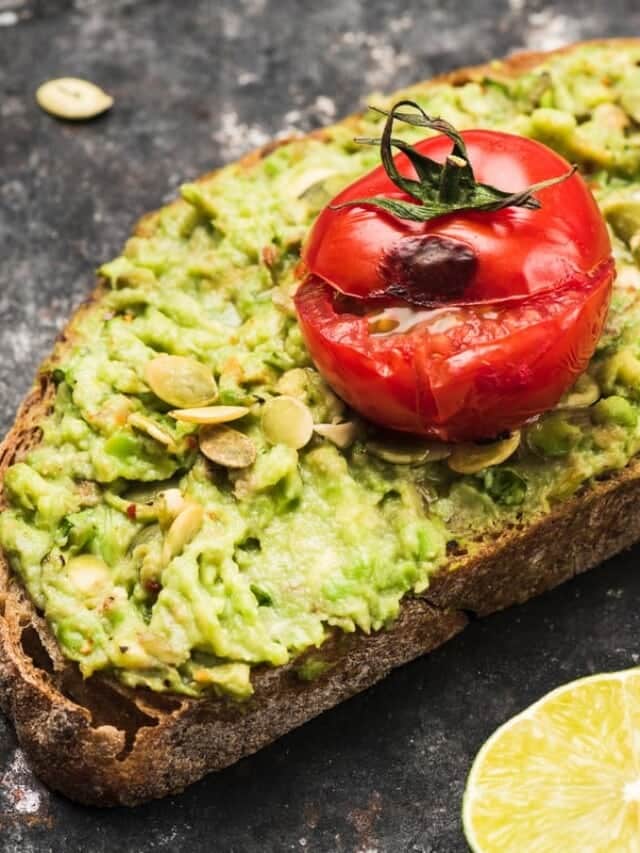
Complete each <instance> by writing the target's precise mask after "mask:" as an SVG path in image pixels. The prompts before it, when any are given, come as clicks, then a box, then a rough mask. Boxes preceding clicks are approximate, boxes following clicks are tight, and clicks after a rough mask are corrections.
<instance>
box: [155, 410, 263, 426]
mask: <svg viewBox="0 0 640 853" xmlns="http://www.w3.org/2000/svg"><path fill="white" fill-rule="evenodd" d="M248 412H249V409H248V408H247V407H246V406H200V407H199V408H196V409H174V410H173V411H172V412H169V414H170V415H171V417H172V418H175V419H176V420H177V421H184V422H185V423H188V424H225V423H228V422H229V421H236V420H238V418H243V417H244V416H245V415H246V414H248Z"/></svg>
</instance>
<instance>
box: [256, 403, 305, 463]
mask: <svg viewBox="0 0 640 853" xmlns="http://www.w3.org/2000/svg"><path fill="white" fill-rule="evenodd" d="M262 431H263V433H264V437H265V438H266V439H267V441H268V442H269V443H270V444H286V445H287V447H292V448H293V449H294V450H299V449H300V448H301V447H304V446H305V444H308V442H309V441H310V440H311V436H312V435H313V416H312V414H311V412H310V411H309V409H308V408H307V406H305V404H304V403H303V402H302V401H301V400H298V399H297V398H296V397H289V396H287V395H282V396H281V397H273V398H272V399H271V400H267V402H266V403H265V404H264V406H263V407H262Z"/></svg>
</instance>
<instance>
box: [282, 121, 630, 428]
mask: <svg viewBox="0 0 640 853" xmlns="http://www.w3.org/2000/svg"><path fill="white" fill-rule="evenodd" d="M461 136H462V137H463V139H464V141H465V143H466V145H467V151H468V155H469V162H470V163H471V165H472V167H473V170H474V172H475V176H476V179H477V180H478V181H481V182H483V183H485V184H493V185H495V186H497V187H499V188H500V189H504V190H505V191H509V192H517V191H520V190H522V189H525V188H526V187H528V186H530V185H531V184H532V183H537V182H539V181H541V180H546V179H548V178H552V177H556V176H560V175H562V174H564V173H566V172H567V170H568V168H569V166H568V164H567V163H566V162H565V161H564V160H563V159H562V158H561V157H559V156H558V155H557V154H555V153H554V152H553V151H551V150H550V149H549V148H547V147H546V146H544V145H541V144H540V143H538V142H535V141H533V140H530V139H525V138H522V137H518V136H512V135H509V134H504V133H498V132H493V131H486V130H472V131H466V132H463V133H462V134H461ZM415 148H416V149H417V150H418V151H420V152H421V153H423V154H425V155H427V156H428V157H430V158H432V159H433V160H435V161H437V162H440V163H441V162H443V161H444V159H445V157H446V156H447V154H449V152H450V151H451V140H450V139H448V138H447V137H445V136H437V137H432V138H430V139H426V140H423V141H422V142H420V143H418V145H416V146H415ZM395 162H396V165H397V167H398V170H399V171H400V173H401V174H402V175H404V176H408V177H415V172H414V171H413V167H412V165H411V164H410V163H409V161H408V159H407V157H406V156H405V155H404V154H400V155H398V156H397V157H396V158H395ZM371 196H385V197H387V198H396V199H402V200H413V201H415V199H411V196H408V195H407V194H405V193H404V192H403V191H402V190H400V189H398V187H396V186H395V184H394V183H393V182H392V181H391V179H390V178H389V177H388V176H387V174H386V172H385V170H384V169H383V168H382V167H379V168H377V169H375V170H374V171H373V172H371V173H370V174H369V175H366V176H365V177H363V178H361V179H360V180H358V181H356V182H355V183H354V184H352V185H351V186H349V187H348V188H347V189H345V190H344V191H343V192H342V193H341V194H340V195H339V196H337V198H336V199H334V201H333V202H332V205H331V206H329V207H327V208H325V209H324V210H323V211H322V213H321V214H320V216H319V217H318V219H317V221H316V223H315V225H314V227H313V229H312V231H311V233H310V235H309V238H308V240H307V243H306V245H305V247H304V250H303V255H302V260H303V264H302V277H303V279H304V280H303V283H302V285H301V286H300V288H299V289H298V292H297V294H296V307H297V310H298V316H299V320H300V324H301V328H302V332H303V335H304V338H305V341H306V344H307V347H308V349H309V352H310V354H311V357H312V359H313V360H314V362H315V364H316V366H317V367H318V370H319V371H320V372H321V373H322V374H323V376H324V377H325V378H326V379H327V381H328V382H329V383H330V384H331V385H332V386H333V387H334V388H335V390H336V391H337V392H338V393H339V394H340V395H341V396H342V397H343V398H344V399H345V400H346V401H347V402H348V403H349V404H350V405H351V406H353V408H354V409H356V410H357V411H358V412H360V413H361V414H362V415H364V416H365V417H367V418H370V419H371V420H372V421H374V422H376V423H378V424H380V425H382V426H385V427H388V428H391V429H397V430H402V431H406V432H411V433H416V434H419V435H424V436H427V437H432V438H437V439H441V440H446V441H467V440H474V439H483V438H493V437H495V436H497V435H499V434H500V433H502V432H504V431H506V430H511V429H514V428H516V427H519V426H521V425H522V424H523V423H524V422H525V421H526V420H528V419H530V418H531V417H533V416H535V415H537V414H539V413H541V412H543V411H545V410H547V409H549V408H551V407H553V406H554V405H555V403H556V402H557V401H558V399H559V398H560V397H561V396H562V394H563V393H564V391H566V390H567V388H569V387H570V386H571V384H572V383H573V381H574V380H575V378H576V377H577V376H578V375H579V374H580V373H581V372H582V371H583V370H584V369H585V367H586V365H587V363H588V361H589V359H590V357H591V355H592V354H593V351H594V348H595V345H596V343H597V341H598V338H599V336H600V334H601V332H602V327H603V324H604V320H605V317H606V312H607V308H608V304H609V300H610V295H611V285H612V281H613V278H614V274H615V272H614V266H613V261H612V259H611V246H610V242H609V237H608V234H607V229H606V226H605V224H604V221H603V219H602V216H601V214H600V212H599V210H598V208H597V206H596V204H595V201H594V199H593V197H592V196H591V193H590V192H589V189H588V188H587V186H586V184H585V183H584V181H583V180H582V178H581V177H580V176H579V175H578V174H574V175H572V176H571V177H570V178H568V179H567V180H565V181H563V182H561V183H558V184H555V185H553V186H551V187H547V188H545V189H542V190H540V191H539V192H536V194H535V196H536V198H537V199H538V200H539V201H540V203H541V205H542V207H541V208H540V209H537V210H531V209H527V208H523V207H507V208H504V209H501V210H498V211H493V212H488V211H461V212H454V213H448V214H447V215H445V216H440V217H438V218H436V219H431V220H429V221H427V222H414V221H408V220H405V219H399V218H396V217H395V216H393V215H391V214H389V213H387V212H385V211H383V210H380V209H379V208H373V207H370V206H360V205H356V206H349V207H342V208H339V209H335V206H337V205H339V204H342V203H344V202H345V201H352V200H355V199H362V198H363V197H371ZM434 236H435V237H436V238H437V240H436V241H435V243H434V242H433V241H430V238H432V237H434ZM425 238H429V239H427V241H426V243H425V242H423V241H424V240H425ZM450 241H454V243H453V244H452V245H454V246H455V249H456V251H457V252H458V255H459V259H458V260H460V259H461V261H460V264H461V265H459V266H458V267H457V269H461V270H463V273H462V277H461V279H460V281H459V282H458V284H456V279H455V275H454V277H453V279H451V277H450V276H449V277H447V275H445V276H444V279H442V280H440V279H438V277H437V276H433V275H431V274H430V273H429V272H427V274H426V275H425V274H424V268H423V267H422V268H421V267H420V264H421V263H422V261H423V258H422V257H421V255H420V251H417V249H420V247H421V246H423V245H429V246H432V245H436V246H437V247H441V246H445V249H446V250H447V251H448V249H447V246H449V245H450ZM431 269H433V268H432V267H429V270H431ZM456 274H457V273H456ZM398 278H400V279H402V281H401V284H403V287H401V288H400V289H399V288H398V287H396V286H395V285H397V281H396V279H398ZM452 283H453V286H452ZM460 283H461V284H460ZM458 285H460V286H458ZM340 294H346V295H347V296H348V297H349V299H346V300H345V298H344V297H343V296H341V295H340ZM421 306H426V308H422V307H421ZM381 308H383V309H384V313H383V315H382V317H383V318H384V320H385V321H386V322H387V325H393V323H394V322H396V321H400V322H399V324H398V325H397V326H396V328H395V329H391V330H389V331H386V332H376V317H375V316H374V313H375V312H376V311H380V309H381ZM366 315H370V316H369V317H368V316H366ZM378 328H380V324H379V323H378Z"/></svg>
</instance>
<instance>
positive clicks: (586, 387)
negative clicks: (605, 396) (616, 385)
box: [556, 373, 600, 409]
mask: <svg viewBox="0 0 640 853" xmlns="http://www.w3.org/2000/svg"><path fill="white" fill-rule="evenodd" d="M599 397H600V388H599V387H598V383H597V382H596V381H595V379H593V378H592V377H591V376H589V374H588V373H583V374H582V375H581V376H579V377H578V379H577V380H576V383H575V384H574V386H573V388H571V389H570V390H569V391H567V393H566V394H564V395H563V396H562V397H561V398H560V400H559V401H558V403H557V404H556V409H587V408H588V407H589V406H591V405H592V404H593V403H595V402H596V401H597V400H598V398H599Z"/></svg>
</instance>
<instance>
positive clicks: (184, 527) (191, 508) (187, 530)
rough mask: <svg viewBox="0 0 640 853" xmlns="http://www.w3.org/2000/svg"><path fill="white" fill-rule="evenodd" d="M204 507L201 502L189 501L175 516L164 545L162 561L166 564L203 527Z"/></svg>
mask: <svg viewBox="0 0 640 853" xmlns="http://www.w3.org/2000/svg"><path fill="white" fill-rule="evenodd" d="M203 519H204V509H203V508H202V505H201V504H199V503H189V504H187V506H186V507H185V509H183V510H182V512H180V513H179V515H178V516H177V517H176V518H175V520H174V521H173V523H172V524H171V527H170V528H169V531H168V532H167V535H166V538H165V540H164V545H163V547H162V562H163V563H164V564H165V565H166V564H167V563H168V562H169V561H170V560H171V559H172V558H173V557H175V556H176V555H178V554H180V553H181V552H182V551H183V549H184V547H185V545H188V544H189V542H191V540H192V539H193V537H194V536H195V535H196V533H197V532H198V531H199V530H200V528H201V527H202V520H203Z"/></svg>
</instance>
